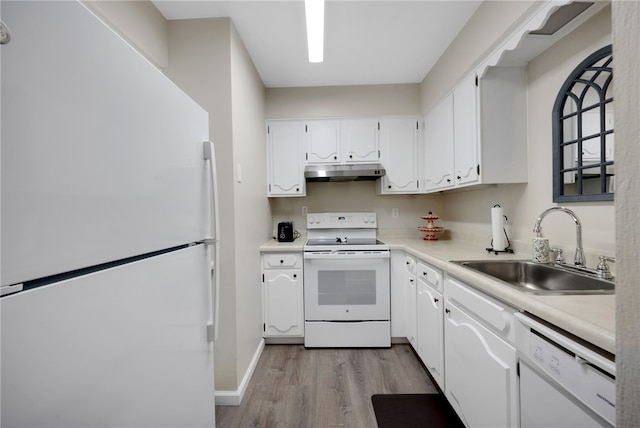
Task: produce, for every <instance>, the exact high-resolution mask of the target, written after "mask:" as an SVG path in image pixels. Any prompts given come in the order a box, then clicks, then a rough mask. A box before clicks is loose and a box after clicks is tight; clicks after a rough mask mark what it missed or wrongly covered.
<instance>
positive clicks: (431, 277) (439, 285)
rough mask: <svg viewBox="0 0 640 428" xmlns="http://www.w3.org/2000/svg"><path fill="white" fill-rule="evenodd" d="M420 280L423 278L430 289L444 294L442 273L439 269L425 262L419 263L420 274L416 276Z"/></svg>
mask: <svg viewBox="0 0 640 428" xmlns="http://www.w3.org/2000/svg"><path fill="white" fill-rule="evenodd" d="M416 275H417V276H418V278H421V279H422V280H423V281H425V282H426V283H427V284H429V286H430V287H432V288H433V289H434V290H437V291H439V292H440V293H442V289H443V281H442V272H441V271H440V270H438V269H435V268H433V267H431V266H429V265H427V264H425V263H424V262H418V272H417V274H416Z"/></svg>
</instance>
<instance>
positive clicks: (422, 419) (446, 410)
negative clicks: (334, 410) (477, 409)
mask: <svg viewBox="0 0 640 428" xmlns="http://www.w3.org/2000/svg"><path fill="white" fill-rule="evenodd" d="M371 403H372V404H373V411H374V412H375V414H376V420H377V422H378V428H396V427H398V428H400V427H402V428H411V427H416V428H417V427H420V428H464V424H463V423H462V421H461V420H460V419H459V418H458V416H457V415H456V412H455V411H454V410H453V409H452V408H451V406H450V405H449V403H448V402H447V399H446V398H445V397H444V395H442V394H375V395H372V396H371Z"/></svg>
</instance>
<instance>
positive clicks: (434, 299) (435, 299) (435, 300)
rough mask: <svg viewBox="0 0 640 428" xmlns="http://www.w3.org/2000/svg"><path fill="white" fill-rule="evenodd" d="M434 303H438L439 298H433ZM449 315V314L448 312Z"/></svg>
mask: <svg viewBox="0 0 640 428" xmlns="http://www.w3.org/2000/svg"><path fill="white" fill-rule="evenodd" d="M433 303H438V298H437V297H434V298H433ZM447 313H448V312H447Z"/></svg>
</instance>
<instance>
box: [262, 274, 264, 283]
mask: <svg viewBox="0 0 640 428" xmlns="http://www.w3.org/2000/svg"><path fill="white" fill-rule="evenodd" d="M262 282H264V274H262Z"/></svg>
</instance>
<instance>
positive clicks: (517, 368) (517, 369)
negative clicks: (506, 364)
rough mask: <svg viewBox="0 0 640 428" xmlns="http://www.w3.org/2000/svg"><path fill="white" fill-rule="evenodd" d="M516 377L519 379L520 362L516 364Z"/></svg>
mask: <svg viewBox="0 0 640 428" xmlns="http://www.w3.org/2000/svg"><path fill="white" fill-rule="evenodd" d="M516 376H518V377H520V361H518V362H517V363H516Z"/></svg>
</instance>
